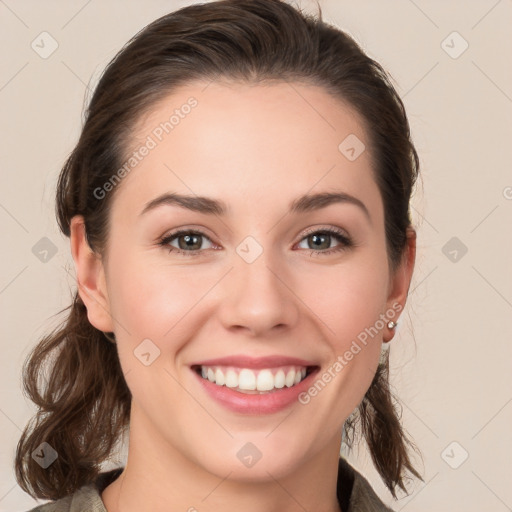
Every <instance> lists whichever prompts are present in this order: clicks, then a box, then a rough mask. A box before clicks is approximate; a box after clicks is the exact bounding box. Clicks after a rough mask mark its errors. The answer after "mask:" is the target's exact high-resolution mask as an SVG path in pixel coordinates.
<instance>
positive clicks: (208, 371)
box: [191, 365, 319, 394]
mask: <svg viewBox="0 0 512 512" xmlns="http://www.w3.org/2000/svg"><path fill="white" fill-rule="evenodd" d="M191 368H192V370H193V371H194V372H196V373H197V374H198V375H199V376H200V377H201V378H203V379H205V380H208V381H210V382H211V383H213V384H215V385H217V386H219V387H223V386H224V387H227V388H230V389H232V390H233V391H238V392H240V393H245V394H267V393H275V392H278V391H280V390H282V389H288V388H292V387H294V386H296V385H297V384H299V383H300V382H302V381H303V380H304V379H306V378H307V377H308V376H309V375H311V374H312V373H315V372H316V371H317V370H318V369H319V367H318V366H293V365H292V366H281V367H276V368H262V369H252V368H237V367H233V366H202V365H192V366H191Z"/></svg>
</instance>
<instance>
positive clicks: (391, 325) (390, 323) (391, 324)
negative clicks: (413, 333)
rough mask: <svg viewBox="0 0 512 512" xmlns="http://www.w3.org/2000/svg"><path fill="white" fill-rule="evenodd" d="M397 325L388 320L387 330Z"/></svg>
mask: <svg viewBox="0 0 512 512" xmlns="http://www.w3.org/2000/svg"><path fill="white" fill-rule="evenodd" d="M397 325H398V324H397V323H396V322H393V320H390V321H389V322H388V328H389V329H394V328H395V327H396V326H397Z"/></svg>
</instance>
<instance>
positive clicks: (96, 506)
mask: <svg viewBox="0 0 512 512" xmlns="http://www.w3.org/2000/svg"><path fill="white" fill-rule="evenodd" d="M123 469H124V468H117V469H113V470H111V471H108V472H104V473H100V474H99V475H98V478H97V479H96V481H95V482H94V484H91V485H84V486H83V487H81V488H80V489H78V490H77V491H76V492H75V493H73V494H71V495H70V496H66V497H65V498H61V499H59V500H56V501H50V502H48V503H44V504H43V505H39V506H37V507H35V508H33V509H31V510H29V511H28V512H107V509H106V508H105V505H104V504H103V501H102V500H101V493H102V492H103V490H104V489H105V488H106V487H107V486H108V485H110V484H111V483H112V482H113V481H114V480H115V479H116V478H117V477H118V476H119V475H120V474H121V472H122V471H123ZM337 496H338V501H339V503H340V507H341V510H342V511H343V512H393V510H392V509H390V508H388V507H387V506H386V505H384V503H383V502H382V501H381V500H380V499H379V497H378V496H377V495H376V494H375V491H374V490H373V489H372V488H371V486H370V484H369V483H368V480H366V478H364V477H363V476H362V475H361V474H360V473H359V472H358V471H356V470H355V469H354V468H353V467H352V466H351V465H350V464H349V463H348V462H347V461H346V460H345V459H343V458H340V459H339V464H338V483H337Z"/></svg>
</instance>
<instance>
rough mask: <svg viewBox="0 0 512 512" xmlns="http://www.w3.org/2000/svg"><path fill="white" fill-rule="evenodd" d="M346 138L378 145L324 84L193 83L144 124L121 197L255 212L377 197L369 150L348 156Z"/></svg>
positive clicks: (138, 201)
mask: <svg viewBox="0 0 512 512" xmlns="http://www.w3.org/2000/svg"><path fill="white" fill-rule="evenodd" d="M347 140H348V141H349V142H350V143H351V145H352V146H354V142H355V144H356V145H357V144H359V146H357V147H356V148H355V149H356V150H357V151H358V152H359V151H360V150H361V148H363V147H364V146H366V147H368V145H369V142H368V140H367V136H366V134H365V131H364V128H363V123H362V121H361V119H360V117H359V116H358V114H357V113H356V112H355V111H354V110H353V109H352V108H351V107H350V106H349V105H347V104H346V103H345V102H343V101H341V100H340V99H337V98H334V97H332V96H331V95H329V94H328V93H327V92H326V91H325V90H324V89H323V88H321V87H318V86H313V85H307V84H302V83H296V82H293V83H291V82H290V83H288V82H272V83H265V84H257V85H252V84H246V83H235V82H211V83H208V82H196V83H190V84H187V85H186V86H182V87H180V88H178V89H176V90H175V91H174V92H173V93H172V94H169V95H168V96H167V97H165V98H164V99H163V100H161V101H159V102H158V103H157V104H155V105H154V106H153V107H152V108H151V110H150V111H149V112H148V113H146V114H145V115H144V116H142V117H141V118H140V119H139V121H138V123H137V124H136V126H135V127H134V129H133V132H132V138H131V140H130V141H129V147H130V150H129V151H128V154H127V159H128V158H129V157H130V155H132V154H133V153H134V152H138V153H139V156H138V159H137V161H133V162H132V163H133V164H134V165H133V166H127V169H128V168H129V172H127V173H125V174H126V176H125V177H124V178H123V183H122V186H120V188H121V189H123V190H119V191H117V192H118V193H119V196H120V197H119V199H117V198H116V200H115V201H119V202H122V203H127V204H130V205H131V207H132V209H133V207H135V206H136V205H138V206H143V204H142V201H147V200H150V199H152V198H153V197H155V196H156V195H159V194H161V193H162V192H170V191H173V192H179V193H186V194H191V195H194V194H197V195H203V196H212V197H218V198H222V200H223V201H224V202H226V203H227V204H228V205H233V206H235V205H238V207H239V208H240V209H244V208H246V209H247V208H248V207H249V206H250V207H251V208H254V207H255V206H256V205H257V204H259V205H264V204H267V203H268V202H270V201H271V200H272V201H273V202H274V203H275V202H278V203H279V202H281V203H282V202H283V201H286V203H289V202H290V200H292V199H293V198H294V197H296V196H299V195H302V194H304V193H306V192H308V191H311V192H316V191H325V190H329V189H334V188H335V189H342V190H344V191H346V192H348V193H351V194H354V195H359V196H364V197H366V199H367V200H370V201H373V202H374V201H378V190H377V188H376V184H375V182H374V180H373V171H372V168H371V161H370V155H369V151H363V152H362V153H361V154H360V155H359V156H358V157H357V158H356V159H353V158H352V159H350V158H347V154H346V153H344V150H346V148H345V146H346V145H347V144H346V143H345V142H344V141H347ZM144 147H146V148H147V149H146V150H144V151H142V150H143V148H144ZM142 152H144V156H142V157H141V155H140V153H142ZM349 156H350V154H349ZM132 158H133V157H132ZM139 210H140V208H139Z"/></svg>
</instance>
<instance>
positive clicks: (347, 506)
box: [338, 457, 394, 512]
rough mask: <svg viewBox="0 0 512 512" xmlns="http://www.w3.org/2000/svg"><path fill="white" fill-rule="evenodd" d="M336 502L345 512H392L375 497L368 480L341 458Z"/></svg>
mask: <svg viewBox="0 0 512 512" xmlns="http://www.w3.org/2000/svg"><path fill="white" fill-rule="evenodd" d="M338 500H339V502H340V504H341V505H342V510H343V511H345V510H346V511H347V512H394V511H393V509H391V508H389V507H387V506H386V505H385V504H384V503H383V502H382V500H381V499H380V498H379V497H378V496H377V494H376V493H375V491H374V490H373V488H372V486H371V485H370V483H369V482H368V480H367V479H366V478H365V477H364V476H363V475H362V474H361V473H359V472H358V471H357V470H356V469H355V468H353V467H352V466H351V465H350V464H349V463H348V462H347V461H346V460H345V459H344V458H342V457H340V459H339V468H338Z"/></svg>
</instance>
